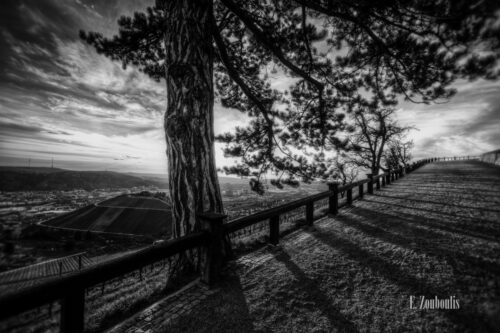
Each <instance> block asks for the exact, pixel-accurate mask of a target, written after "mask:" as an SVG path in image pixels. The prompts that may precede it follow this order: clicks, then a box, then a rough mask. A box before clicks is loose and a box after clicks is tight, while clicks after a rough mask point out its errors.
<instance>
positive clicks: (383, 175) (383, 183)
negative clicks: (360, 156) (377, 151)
mask: <svg viewBox="0 0 500 333" xmlns="http://www.w3.org/2000/svg"><path fill="white" fill-rule="evenodd" d="M380 178H382V187H385V173H384V174H382V176H381V177H380Z"/></svg>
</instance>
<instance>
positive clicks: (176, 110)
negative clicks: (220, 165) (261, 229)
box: [164, 0, 223, 237]
mask: <svg viewBox="0 0 500 333" xmlns="http://www.w3.org/2000/svg"><path fill="white" fill-rule="evenodd" d="M165 4H166V12H167V18H166V22H165V24H166V27H165V49H166V59H165V60H166V83H167V110H166V113H165V119H164V126H165V136H166V143H167V159H168V175H169V191H170V198H171V201H172V214H173V230H172V231H173V236H174V237H179V236H183V235H186V234H188V233H191V232H194V231H197V230H200V227H201V226H200V221H199V220H198V218H197V216H196V214H197V213H201V212H206V211H212V212H218V213H222V211H223V208H222V199H221V194H220V188H219V182H218V179H217V169H216V166H215V156H214V126H213V122H214V117H213V106H214V87H213V75H212V74H213V57H214V55H213V52H214V51H213V47H212V36H211V31H212V29H211V20H210V17H211V15H212V10H213V3H212V0H195V1H193V0H168V1H165Z"/></svg>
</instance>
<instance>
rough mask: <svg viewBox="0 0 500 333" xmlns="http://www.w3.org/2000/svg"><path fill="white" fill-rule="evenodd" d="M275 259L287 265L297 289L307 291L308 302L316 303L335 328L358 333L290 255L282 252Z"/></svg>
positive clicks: (352, 324)
mask: <svg viewBox="0 0 500 333" xmlns="http://www.w3.org/2000/svg"><path fill="white" fill-rule="evenodd" d="M274 257H275V258H276V259H277V260H279V261H281V262H282V263H283V264H285V266H286V268H287V269H288V270H289V271H290V272H291V273H292V274H293V275H294V276H295V278H296V279H297V282H296V284H297V286H296V288H297V289H301V290H304V291H306V293H307V294H308V295H309V297H308V301H311V302H314V304H315V305H316V306H317V308H318V309H319V310H320V311H321V312H322V313H323V315H325V317H327V318H328V320H329V321H330V323H331V325H332V326H333V327H335V328H337V329H339V330H340V331H341V332H358V330H357V328H356V326H355V325H354V323H353V322H352V321H350V320H349V319H348V318H346V317H345V316H344V315H343V314H342V313H341V312H340V311H339V310H338V309H337V308H336V307H335V306H333V305H332V302H331V300H330V299H329V298H328V297H327V296H325V293H324V292H323V291H321V290H320V289H319V288H318V286H317V282H316V281H314V280H313V279H310V278H309V277H307V275H306V274H305V273H304V272H303V271H302V270H301V269H300V267H299V266H297V265H296V264H295V263H294V262H293V261H292V259H291V258H290V256H289V255H288V253H286V252H285V251H280V252H278V253H276V254H275V256H274Z"/></svg>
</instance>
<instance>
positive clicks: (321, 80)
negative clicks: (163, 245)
mask: <svg viewBox="0 0 500 333" xmlns="http://www.w3.org/2000/svg"><path fill="white" fill-rule="evenodd" d="M498 12H499V3H498V1H496V0H485V1H480V0H471V1H461V0H459V1H454V0H434V1H428V0H403V1H401V0H381V1H369V0H352V1H343V0H329V1H328V0H294V1H292V0H281V1H278V0H276V1H274V0H267V1H264V0H263V1H259V0H216V1H213V0H163V1H157V3H156V5H155V6H154V7H153V8H147V9H146V11H145V12H144V13H135V14H134V16H133V17H122V18H121V19H120V20H119V21H118V25H119V31H118V34H117V35H116V36H114V37H113V38H105V37H103V36H102V35H101V34H99V33H95V32H90V33H85V32H82V33H81V37H82V38H83V39H85V40H86V41H87V42H88V43H90V44H91V45H93V46H94V47H95V48H96V49H97V51H98V52H100V53H103V54H104V55H106V56H108V57H110V58H111V59H115V60H119V61H121V62H122V63H123V65H124V66H127V65H134V66H137V67H139V68H140V69H141V70H142V71H144V72H145V73H146V74H148V75H149V76H151V77H152V78H154V79H156V80H162V79H164V80H165V81H166V84H167V110H166V113H165V120H164V125H165V133H166V141H167V158H168V174H169V184H170V196H171V198H172V203H173V214H174V221H175V223H174V230H173V232H174V235H175V236H181V235H184V234H187V233H189V232H192V231H194V230H197V229H198V228H199V223H198V220H197V217H196V213H198V212H202V211H215V212H222V202H221V195H220V190H219V184H218V181H217V171H216V167H215V161H214V132H213V122H214V118H213V105H214V98H215V97H217V98H219V99H220V101H221V102H222V105H224V106H226V107H232V108H236V109H238V110H240V111H242V112H245V113H246V114H247V115H249V116H250V117H251V118H252V121H251V123H250V125H249V126H248V127H247V128H239V129H237V130H236V132H235V133H234V134H226V135H223V136H221V137H220V138H219V139H220V140H221V141H224V142H226V143H227V146H226V151H225V152H226V154H228V155H231V156H237V157H240V158H241V163H240V164H238V165H236V166H234V167H232V168H229V169H228V170H227V171H229V172H232V173H236V174H240V175H255V176H259V175H262V174H265V173H267V172H269V171H276V172H280V173H285V174H288V175H289V176H297V175H298V176H302V177H303V178H308V177H311V176H313V175H315V174H318V173H321V172H322V170H323V169H324V168H325V166H324V165H321V163H311V160H310V159H307V158H304V157H303V156H301V155H300V154H299V152H300V151H307V150H309V149H310V148H314V149H328V148H329V147H339V146H342V145H343V144H344V143H345V142H344V141H343V140H341V139H337V138H336V133H337V132H338V131H339V130H342V129H344V125H343V117H344V113H345V112H348V111H349V110H351V109H352V108H353V106H354V105H355V104H363V103H366V102H368V101H370V100H374V99H376V100H377V101H380V103H382V104H385V105H390V104H393V103H394V101H395V99H396V97H397V96H398V95H402V96H404V97H405V98H406V99H408V100H412V101H415V102H431V101H433V100H436V99H438V98H448V97H450V96H451V95H452V93H453V91H452V90H451V89H449V87H450V85H451V84H452V83H453V82H454V81H455V80H456V79H458V78H469V79H475V78H478V77H483V78H493V77H495V75H496V72H495V70H496V67H495V66H496V59H497V58H498V50H499V40H498V38H497V36H498V32H499V31H498V29H499V25H498V20H499V16H498ZM269 71H271V73H272V74H274V73H277V74H276V75H280V76H289V77H293V84H292V85H291V87H290V88H289V89H285V90H275V89H271V85H270V83H271V82H272V76H273V75H269ZM214 83H215V87H214ZM253 184H254V186H257V187H258V184H259V183H258V182H253Z"/></svg>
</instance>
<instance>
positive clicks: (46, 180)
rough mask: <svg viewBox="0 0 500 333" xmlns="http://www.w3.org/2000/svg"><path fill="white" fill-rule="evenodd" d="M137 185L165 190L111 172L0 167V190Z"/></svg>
mask: <svg viewBox="0 0 500 333" xmlns="http://www.w3.org/2000/svg"><path fill="white" fill-rule="evenodd" d="M139 186H157V187H159V188H166V187H167V183H166V182H161V181H160V180H154V179H149V178H145V177H144V178H143V177H137V176H131V175H128V174H123V173H118V172H112V171H72V170H64V169H57V168H54V169H53V168H27V167H0V191H51V190H74V189H84V190H94V189H101V188H131V187H139Z"/></svg>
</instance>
